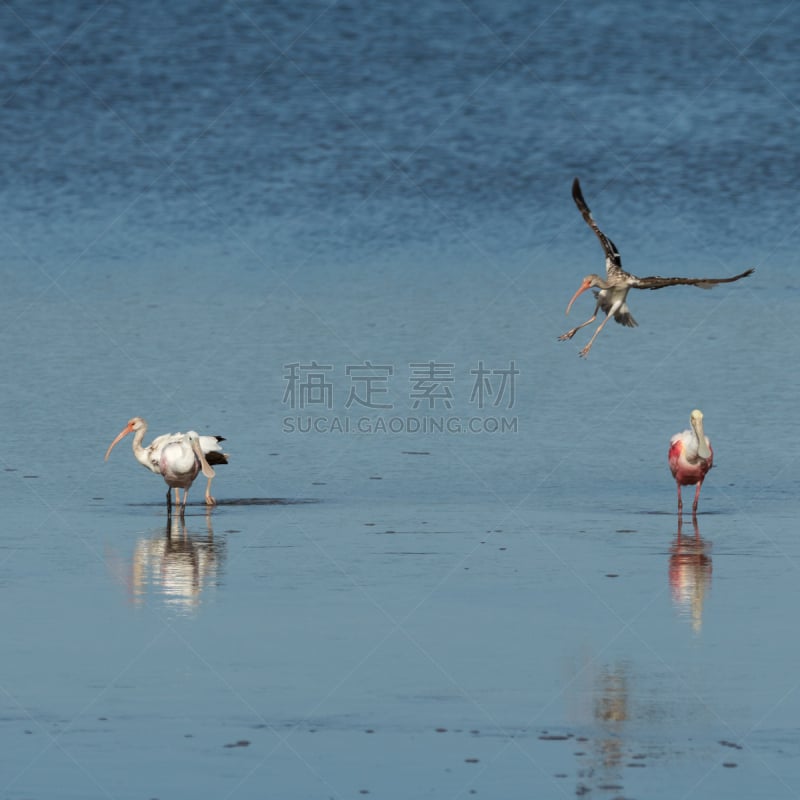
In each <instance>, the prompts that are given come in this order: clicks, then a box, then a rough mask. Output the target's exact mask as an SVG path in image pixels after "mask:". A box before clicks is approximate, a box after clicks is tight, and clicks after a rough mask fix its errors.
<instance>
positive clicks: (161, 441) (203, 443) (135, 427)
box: [105, 417, 228, 505]
mask: <svg viewBox="0 0 800 800" xmlns="http://www.w3.org/2000/svg"><path fill="white" fill-rule="evenodd" d="M146 432H147V423H146V422H145V421H144V420H143V419H142V418H141V417H133V418H132V419H130V420H128V424H127V425H126V426H125V427H124V428H123V429H122V430H121V431H120V432H119V434H118V435H117V438H116V439H114V441H113V442H111V444H110V445H109V448H108V450H107V451H106V456H105V458H106V460H108V457H109V456H110V455H111V451H112V450H113V449H114V446H115V445H116V444H117V443H118V442H119V441H120V440H121V439H124V438H125V437H126V436H127V435H128V434H129V433H133V434H134V436H133V455H134V456H135V457H136V460H137V461H138V462H139V463H140V464H141V465H142V466H144V467H147V469H149V470H150V472H154V473H155V474H156V475H164V472H163V470H162V465H161V457H162V451H163V450H164V449H165V448H166V447H167V445H170V444H176V443H178V444H180V443H184V445H185V444H187V443H186V441H185V440H186V437H187V435H188V434H184V433H165V434H164V435H163V436H157V437H156V438H155V439H153V441H152V442H151V443H150V444H149V445H148V446H147V447H144V446H143V445H142V439H144V435H145V433H146ZM195 436H197V434H195ZM197 439H198V443H199V446H200V450H201V452H202V454H203V455H204V457H205V461H206V462H207V464H206V466H208V465H216V464H227V463H228V454H227V453H223V452H222V448H221V447H220V444H219V443H220V442H223V441H225V440H224V439H223V437H222V436H197ZM177 454H178V451H177V450H174V451H173V455H174V456H177ZM193 457H194V456H193ZM187 458H188V457H187ZM209 468H210V467H209ZM200 469H202V465H200V467H198V471H199V470H200ZM211 472H212V475H211V476H208V475H207V474H206V470H203V474H206V477H208V485H207V486H206V503H207V504H208V505H214V498H213V497H212V496H211V479H212V478H213V470H211ZM196 475H197V473H195V476H196ZM164 480H167V478H166V476H164ZM192 480H194V476H193V477H192ZM167 483H168V484H169V481H167ZM189 485H191V482H190V484H189ZM171 488H173V487H171ZM174 488H182V489H183V488H188V487H184V486H180V487H177V486H176V487H174ZM167 494H168V495H169V493H167ZM168 502H169V497H168Z"/></svg>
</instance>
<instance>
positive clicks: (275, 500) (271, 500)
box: [127, 497, 322, 510]
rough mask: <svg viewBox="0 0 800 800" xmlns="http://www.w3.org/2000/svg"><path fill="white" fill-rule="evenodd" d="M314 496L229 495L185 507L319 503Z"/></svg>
mask: <svg viewBox="0 0 800 800" xmlns="http://www.w3.org/2000/svg"><path fill="white" fill-rule="evenodd" d="M321 502H322V501H321V500H318V499H316V498H314V497H230V498H227V499H224V500H217V501H216V502H215V503H214V505H213V506H207V505H206V504H205V502H203V501H202V500H198V501H196V502H194V503H187V504H186V508H205V509H209V510H211V509H214V508H217V507H219V506H295V505H306V504H308V503H321ZM127 505H128V506H131V507H136V508H142V507H150V508H152V507H153V506H163V505H164V501H163V500H162V501H161V502H159V503H153V502H149V503H127Z"/></svg>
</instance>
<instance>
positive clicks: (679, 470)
mask: <svg viewBox="0 0 800 800" xmlns="http://www.w3.org/2000/svg"><path fill="white" fill-rule="evenodd" d="M689 422H690V423H691V426H692V427H691V430H685V431H683V433H676V434H675V435H674V436H673V437H672V438H671V439H670V440H669V468H670V470H671V471H672V477H673V478H675V482H676V483H677V485H678V514H680V513H682V512H683V500H682V499H681V486H692V485H694V484H697V489H695V492H694V503H692V515H694V514H696V513H697V501H698V500H699V499H700V488H701V487H702V485H703V479H704V478H705V477H706V473H707V472H708V471H709V470H710V469H711V467H712V466H713V464H714V451H713V450H712V449H711V442H710V441H709V440H708V437H707V436H706V435H705V434H704V433H703V414H702V412H701V411H699V410H698V409H695V410H694V411H692V413H691V415H690V417H689Z"/></svg>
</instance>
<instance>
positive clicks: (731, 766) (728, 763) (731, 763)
mask: <svg viewBox="0 0 800 800" xmlns="http://www.w3.org/2000/svg"><path fill="white" fill-rule="evenodd" d="M722 766H723V767H725V768H726V769H735V768H736V767H738V766H739V765H738V764H737V763H736V762H735V761H723V762H722Z"/></svg>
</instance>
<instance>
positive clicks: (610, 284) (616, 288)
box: [558, 178, 753, 357]
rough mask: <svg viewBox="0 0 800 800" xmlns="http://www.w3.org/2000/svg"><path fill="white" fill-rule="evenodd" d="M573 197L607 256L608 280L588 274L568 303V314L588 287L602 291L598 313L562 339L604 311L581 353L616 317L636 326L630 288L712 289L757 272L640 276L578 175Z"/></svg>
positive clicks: (566, 334)
mask: <svg viewBox="0 0 800 800" xmlns="http://www.w3.org/2000/svg"><path fill="white" fill-rule="evenodd" d="M572 199H573V200H574V201H575V205H577V206H578V210H579V211H580V212H581V214H582V215H583V218H584V220H586V224H587V225H588V226H589V227H590V228H591V229H592V230H593V231H594V232H595V234H596V235H597V238H598V239H599V240H600V244H601V245H602V246H603V252H604V253H605V255H606V279H605V280H603V279H602V278H601V277H600V276H599V275H587V276H586V277H585V278H584V279H583V283H581V286H580V288H579V289H578V291H577V292H575V294H574V295H573V297H572V300H570V301H569V305H568V306H567V314H569V310H570V309H571V308H572V304H573V303H574V302H575V300H576V299H577V298H578V296H579V295H581V294H583V293H584V292H585V291H586V290H587V289H592V288H596V289H599V290H600V291H599V292H595V295H596V297H597V305H596V306H595V307H594V313H593V314H592V316H591V317H590V318H589V319H587V320H586V322H584V323H583V324H581V325H578V326H577V327H575V328H573V329H572V330H570V331H567V332H566V333H565V334H563V335H561V336H559V337H558V338H559V339H560V340H561V341H562V342H565V341H567V339H571V338H572V337H573V336H574V335H575V334H576V333H577V332H578V331H579V330H580V329H581V328H585V327H586V326H587V325H589V324H591V323H592V322H594V321H595V320H596V319H597V312H598V311H599V310H602V311H604V312H605V314H606V318H605V319H604V320H603V321H602V322H601V323H600V324H599V325H598V326H597V329H596V330H595V332H594V333H593V334H592V338H591V339H589V344H587V345H586V347H584V348H583V350H581V351H580V355H581V356H584V357H585V356H587V355H589V350H590V349H591V347H592V344H593V343H594V340H595V339H596V338H597V334H598V333H600V331H601V330H603V327H604V326H605V324H606V322H608V321H609V320H610V319H611V317H613V318H614V319H615V320H616V321H617V322H618V323H619V324H620V325H627V326H628V327H629V328H635V327H636V324H637V323H636V320H635V319H634V318H633V317H632V316H631V312H630V309H629V308H628V304H627V303H626V302H625V300H626V298H627V296H628V290H629V289H663V288H664V287H665V286H681V285H683V286H697V287H699V288H700V289H711V288H713V287H714V286H716V285H717V284H718V283H732V282H733V281H738V280H739V279H740V278H745V277H747V276H748V275H750V273H752V272H753V270H752V269H748V270H745V271H744V272H742V273H740V274H739V275H734V276H733V277H732V278H660V277H659V276H657V275H654V276H653V277H650V278H637V277H636V276H635V275H631V274H630V273H629V272H625V270H624V269H622V259H621V258H620V257H619V251H618V250H617V248H616V246H615V245H614V242H612V241H611V239H609V238H608V237H607V236H606V235H605V234H604V233H603V232H602V231H601V230H600V228H598V227H597V223H596V222H595V221H594V218H593V217H592V212H591V211H589V206H587V205H586V201H585V200H584V199H583V193H582V192H581V185H580V183H579V182H578V179H577V178H575V180H574V182H573V184H572Z"/></svg>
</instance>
